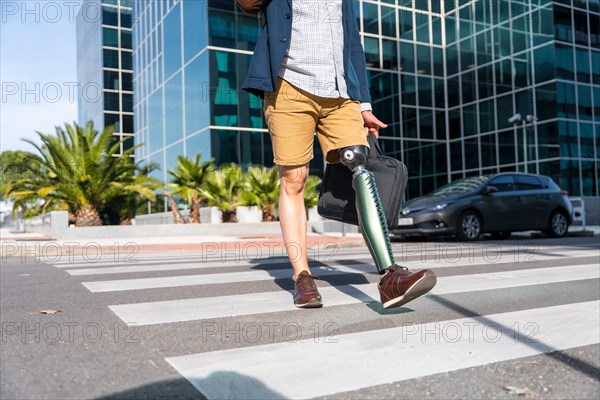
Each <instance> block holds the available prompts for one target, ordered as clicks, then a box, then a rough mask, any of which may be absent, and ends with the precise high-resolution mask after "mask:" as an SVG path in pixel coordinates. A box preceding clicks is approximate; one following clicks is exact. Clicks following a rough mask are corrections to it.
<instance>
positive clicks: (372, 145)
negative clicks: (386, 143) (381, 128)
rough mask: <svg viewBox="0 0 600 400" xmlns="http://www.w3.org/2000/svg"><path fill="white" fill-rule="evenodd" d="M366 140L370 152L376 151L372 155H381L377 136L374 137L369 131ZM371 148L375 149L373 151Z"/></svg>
mask: <svg viewBox="0 0 600 400" xmlns="http://www.w3.org/2000/svg"><path fill="white" fill-rule="evenodd" d="M367 140H368V141H369V147H370V148H371V154H373V153H376V154H374V155H378V156H382V155H383V151H381V147H380V146H379V141H378V140H377V138H376V137H375V135H374V134H373V133H372V132H369V136H368V137H367ZM373 150H375V151H373Z"/></svg>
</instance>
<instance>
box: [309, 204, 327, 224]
mask: <svg viewBox="0 0 600 400" xmlns="http://www.w3.org/2000/svg"><path fill="white" fill-rule="evenodd" d="M308 220H309V221H315V222H316V221H324V220H325V219H324V218H323V217H321V216H320V215H319V213H318V212H317V207H311V208H309V209H308Z"/></svg>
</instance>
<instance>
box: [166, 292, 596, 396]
mask: <svg viewBox="0 0 600 400" xmlns="http://www.w3.org/2000/svg"><path fill="white" fill-rule="evenodd" d="M565 315H568V316H569V317H568V321H569V329H564V322H565V317H564V316H565ZM531 321H535V324H536V330H537V331H536V335H535V339H532V340H531V342H532V343H528V342H527V340H519V339H518V338H517V337H516V335H515V333H514V332H513V331H512V329H511V328H510V327H511V326H515V325H517V324H518V325H521V326H523V325H525V324H527V323H531ZM599 326H600V303H599V302H598V301H593V302H588V303H576V304H569V305H563V306H556V307H546V308H541V309H531V310H525V311H517V312H511V313H504V314H496V315H488V316H484V317H481V318H464V319H456V320H450V321H442V322H439V323H428V324H421V325H418V326H409V327H402V328H391V329H382V330H376V331H368V332H359V333H350V334H346V335H340V336H338V337H336V340H337V342H335V343H327V342H324V341H320V340H318V341H316V343H315V341H314V340H313V339H307V340H303V341H301V342H297V343H276V344H269V345H263V346H255V347H249V348H247V347H245V348H240V349H230V350H222V351H213V352H207V353H200V354H192V355H187V356H180V357H170V358H167V361H168V362H169V363H170V364H171V365H172V366H173V367H174V368H175V369H176V370H177V371H179V373H180V374H181V375H183V376H185V377H186V378H187V379H188V380H189V381H190V382H191V383H192V384H193V385H194V386H195V387H196V388H197V389H198V390H200V391H201V392H202V393H204V394H205V395H206V396H207V397H208V398H215V399H222V398H229V399H247V398H261V399H272V398H302V399H304V398H310V397H316V396H325V395H331V394H335V393H339V392H345V391H349V390H356V389H360V388H363V387H368V386H374V385H379V384H384V383H389V382H394V381H398V380H405V379H410V378H416V377H419V376H425V375H431V374H435V373H439V372H447V371H454V370H458V369H462V368H469V367H474V366H479V365H484V364H488V363H492V362H497V361H504V360H511V359H515V358H520V357H526V356H530V355H534V354H539V353H543V352H550V351H556V350H562V349H568V348H571V347H576V346H584V345H588V344H593V343H597V342H598V337H599V336H600V329H599ZM436 331H441V332H440V336H442V335H444V334H445V335H447V336H446V337H445V338H444V340H440V341H439V342H437V341H435V340H429V341H428V340H426V338H425V339H424V338H423V335H422V332H429V333H430V336H431V333H432V332H436ZM444 331H446V333H444ZM415 332H416V334H415ZM515 338H516V339H517V340H515ZM298 354H302V357H298ZM307 359H308V360H311V362H306V360H307ZM284 366H285V367H284ZM385 366H393V367H392V368H388V367H385ZM282 367H284V368H282ZM236 377H244V379H235V378H236ZM298 377H302V379H298ZM310 377H326V379H310ZM223 380H226V381H227V384H223V383H224V382H223ZM307 382H310V384H307Z"/></svg>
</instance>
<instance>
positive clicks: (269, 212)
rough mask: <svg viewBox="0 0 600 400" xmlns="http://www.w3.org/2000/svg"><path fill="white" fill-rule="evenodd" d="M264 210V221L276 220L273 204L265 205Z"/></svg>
mask: <svg viewBox="0 0 600 400" xmlns="http://www.w3.org/2000/svg"><path fill="white" fill-rule="evenodd" d="M262 212H263V221H266V222H271V221H275V216H274V215H273V207H272V206H270V205H269V206H264V207H263V208H262Z"/></svg>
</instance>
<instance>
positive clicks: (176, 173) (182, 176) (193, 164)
mask: <svg viewBox="0 0 600 400" xmlns="http://www.w3.org/2000/svg"><path fill="white" fill-rule="evenodd" d="M201 158H202V153H198V154H197V155H196V158H195V159H192V158H186V157H183V156H177V165H176V166H175V168H174V169H171V170H169V171H168V172H169V174H171V175H172V176H173V179H172V180H171V183H170V184H169V185H168V187H169V188H170V189H171V190H169V191H167V196H169V201H170V202H171V209H172V210H173V213H174V217H175V223H178V220H180V219H183V217H181V213H179V216H175V213H176V211H175V210H176V209H177V212H179V209H178V208H177V203H176V202H175V198H174V197H173V194H176V195H177V196H178V197H180V198H184V199H185V200H186V201H187V203H188V204H190V205H191V207H192V208H191V212H190V222H191V223H195V224H197V223H200V201H201V190H202V187H203V186H204V183H205V182H206V179H207V177H208V176H209V174H211V173H213V172H214V170H215V164H214V161H213V160H212V159H211V160H209V161H206V162H200V159H201ZM179 223H181V222H179Z"/></svg>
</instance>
